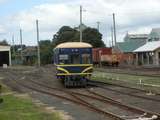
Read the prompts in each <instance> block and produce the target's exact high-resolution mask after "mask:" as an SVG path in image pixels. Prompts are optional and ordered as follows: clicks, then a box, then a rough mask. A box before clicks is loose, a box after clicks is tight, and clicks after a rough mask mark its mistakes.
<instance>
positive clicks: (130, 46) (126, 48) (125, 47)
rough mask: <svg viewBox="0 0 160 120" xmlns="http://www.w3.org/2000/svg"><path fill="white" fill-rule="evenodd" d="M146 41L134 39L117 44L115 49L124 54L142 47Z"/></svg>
mask: <svg viewBox="0 0 160 120" xmlns="http://www.w3.org/2000/svg"><path fill="white" fill-rule="evenodd" d="M145 43H146V40H143V39H142V40H141V39H136V40H132V41H126V42H119V43H117V47H118V48H119V49H120V50H121V51H122V52H124V53H129V52H133V51H134V50H135V49H137V48H139V47H140V46H142V45H144V44H145Z"/></svg>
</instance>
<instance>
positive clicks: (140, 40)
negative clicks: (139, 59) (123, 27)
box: [116, 33, 148, 64]
mask: <svg viewBox="0 0 160 120" xmlns="http://www.w3.org/2000/svg"><path fill="white" fill-rule="evenodd" d="M147 39H148V34H128V33H127V34H126V36H125V37H124V42H118V43H117V44H116V46H117V48H118V49H119V50H120V51H121V52H122V53H123V54H124V55H123V57H122V58H123V60H122V61H124V63H125V64H134V59H135V55H134V53H133V51H134V50H136V49H137V48H139V47H141V46H142V45H144V44H145V43H146V42H147Z"/></svg>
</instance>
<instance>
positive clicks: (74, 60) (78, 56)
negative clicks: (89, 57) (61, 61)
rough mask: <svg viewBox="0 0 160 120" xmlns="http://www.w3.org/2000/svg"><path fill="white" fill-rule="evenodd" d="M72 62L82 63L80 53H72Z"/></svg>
mask: <svg viewBox="0 0 160 120" xmlns="http://www.w3.org/2000/svg"><path fill="white" fill-rule="evenodd" d="M71 64H80V55H79V54H72V55H71Z"/></svg>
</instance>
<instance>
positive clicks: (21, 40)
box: [20, 29, 23, 62]
mask: <svg viewBox="0 0 160 120" xmlns="http://www.w3.org/2000/svg"><path fill="white" fill-rule="evenodd" d="M22 39H23V38H22V29H20V44H21V61H22V62H23V55H22V49H23V47H22Z"/></svg>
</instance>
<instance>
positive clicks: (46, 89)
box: [10, 76, 160, 120]
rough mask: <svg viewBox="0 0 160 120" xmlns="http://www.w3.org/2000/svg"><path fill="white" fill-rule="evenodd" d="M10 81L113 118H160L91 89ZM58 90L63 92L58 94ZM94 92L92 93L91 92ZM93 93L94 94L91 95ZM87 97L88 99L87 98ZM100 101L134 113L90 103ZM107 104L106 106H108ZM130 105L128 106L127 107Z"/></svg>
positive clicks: (30, 81) (115, 119) (13, 79)
mask: <svg viewBox="0 0 160 120" xmlns="http://www.w3.org/2000/svg"><path fill="white" fill-rule="evenodd" d="M10 78H11V79H10V82H12V83H14V84H16V85H18V86H20V87H23V88H27V89H29V90H31V91H36V92H40V93H43V94H46V95H49V96H53V97H57V98H60V99H63V100H67V101H70V102H72V103H75V104H78V105H81V106H83V107H85V108H87V109H89V110H91V111H94V112H97V113H99V114H102V115H104V116H106V117H109V118H111V119H113V120H128V119H129V118H133V117H139V116H141V115H143V114H144V113H147V114H145V115H144V116H145V117H152V116H153V115H157V116H158V119H159V118H160V115H159V114H158V113H152V112H150V111H146V110H142V109H139V108H134V107H133V106H128V105H124V104H122V103H120V102H118V101H113V100H112V99H110V98H104V97H105V96H103V97H102V96H100V95H98V94H97V95H96V94H95V93H93V91H90V90H86V91H87V92H88V93H90V94H83V93H81V92H80V93H78V92H72V91H68V90H67V91H66V90H63V89H59V88H54V87H52V86H49V85H48V84H44V83H40V82H39V81H35V80H30V79H27V80H15V79H17V78H14V77H13V76H11V77H10ZM14 89H16V86H15V87H14ZM55 91H58V92H60V93H62V94H58V93H57V92H55ZM91 92H92V93H91ZM64 93H65V94H66V96H65V95H64ZM91 94H92V95H91ZM86 99H87V100H86ZM91 100H93V101H95V100H96V101H99V102H103V106H104V104H107V105H108V104H111V105H112V106H116V107H119V109H121V110H122V109H123V110H126V111H127V112H128V111H130V112H132V113H133V116H127V117H126V116H122V115H117V114H115V113H114V112H109V111H106V110H103V109H101V108H99V107H97V106H95V105H94V104H92V103H90V101H91ZM107 105H106V106H107ZM126 106H128V107H126ZM158 119H157V120H158Z"/></svg>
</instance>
